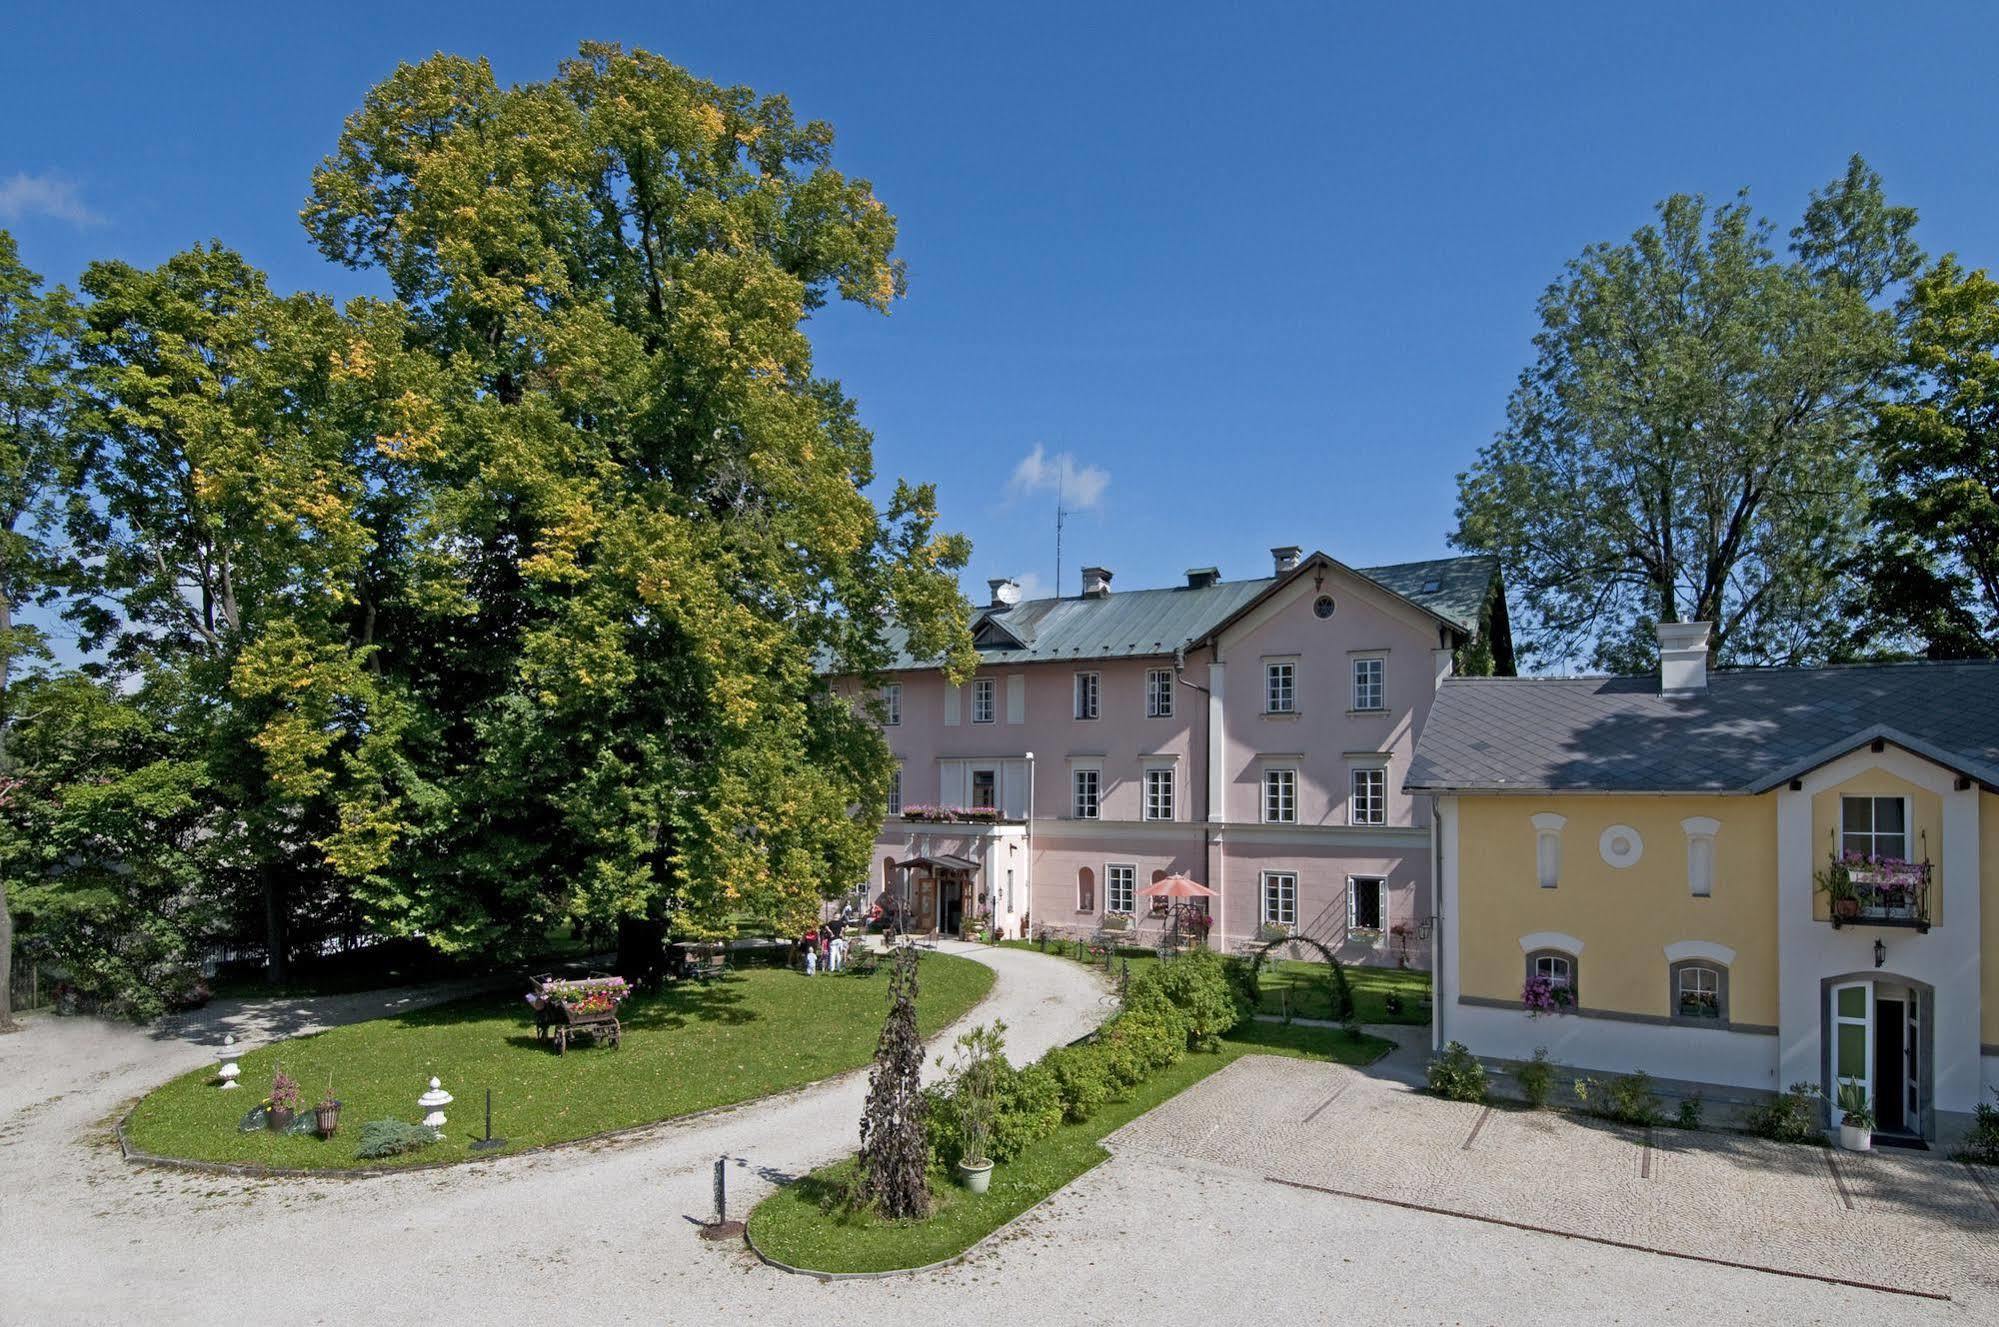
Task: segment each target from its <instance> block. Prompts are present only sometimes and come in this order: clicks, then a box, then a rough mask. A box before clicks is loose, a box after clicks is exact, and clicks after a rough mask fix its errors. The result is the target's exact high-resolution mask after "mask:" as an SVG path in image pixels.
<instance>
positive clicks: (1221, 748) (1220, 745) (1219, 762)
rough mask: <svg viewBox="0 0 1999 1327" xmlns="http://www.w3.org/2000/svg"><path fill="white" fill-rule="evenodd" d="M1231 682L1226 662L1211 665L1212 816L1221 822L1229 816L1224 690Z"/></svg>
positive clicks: (1209, 806) (1213, 819)
mask: <svg viewBox="0 0 1999 1327" xmlns="http://www.w3.org/2000/svg"><path fill="white" fill-rule="evenodd" d="M1226 682H1227V674H1226V672H1225V669H1224V665H1222V664H1220V663H1211V664H1209V665H1208V819H1209V820H1210V821H1211V822H1212V823H1214V824H1217V825H1219V824H1221V823H1222V822H1223V821H1225V820H1227V819H1228V807H1227V806H1226V805H1225V803H1226V801H1227V794H1228V786H1229V783H1228V768H1227V767H1228V763H1229V738H1228V728H1227V727H1226V726H1225V725H1224V723H1223V722H1222V691H1223V689H1224V686H1225V684H1226Z"/></svg>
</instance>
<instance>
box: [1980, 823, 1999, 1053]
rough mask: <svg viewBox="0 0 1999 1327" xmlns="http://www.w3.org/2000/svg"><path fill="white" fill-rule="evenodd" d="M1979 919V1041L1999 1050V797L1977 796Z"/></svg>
mask: <svg viewBox="0 0 1999 1327" xmlns="http://www.w3.org/2000/svg"><path fill="white" fill-rule="evenodd" d="M1978 838H1979V842H1978V873H1979V876H1980V877H1981V879H1980V880H1979V882H1978V917H1979V925H1980V927H1981V929H1982V930H1983V932H1984V933H1983V934H1982V935H1981V936H1980V937H1979V942H1978V948H1979V964H1978V967H1979V971H1980V972H1981V973H1982V974H1983V981H1982V984H1983V986H1984V989H1983V990H1982V991H1980V992H1979V998H1980V999H1981V1000H1983V1001H1984V1003H1983V1004H1982V1005H1980V1006H1979V1008H1980V1010H1981V1011H1982V1014H1983V1018H1982V1022H1981V1023H1980V1026H1979V1035H1978V1040H1979V1041H1980V1042H1982V1043H1983V1044H1985V1045H1987V1046H1999V796H1995V795H1994V794H1992V793H1980V794H1979V795H1978Z"/></svg>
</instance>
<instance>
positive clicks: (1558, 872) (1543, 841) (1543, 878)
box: [1533, 811, 1569, 889]
mask: <svg viewBox="0 0 1999 1327" xmlns="http://www.w3.org/2000/svg"><path fill="white" fill-rule="evenodd" d="M1568 823H1569V822H1568V820H1567V818H1566V817H1563V816H1558V815H1556V814H1554V813H1553V812H1552V811H1544V812H1542V813H1541V814H1540V815H1537V816H1535V817H1533V825H1534V876H1535V879H1536V881H1537V882H1539V884H1540V886H1541V888H1543V889H1553V888H1554V887H1555V886H1556V885H1557V884H1559V883H1560V882H1561V878H1562V826H1564V825H1566V824H1568Z"/></svg>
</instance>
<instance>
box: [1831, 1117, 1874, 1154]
mask: <svg viewBox="0 0 1999 1327" xmlns="http://www.w3.org/2000/svg"><path fill="white" fill-rule="evenodd" d="M1839 1145H1840V1146H1841V1147H1843V1148H1845V1149H1846V1150H1847V1151H1849V1152H1867V1151H1872V1150H1873V1147H1874V1131H1873V1130H1872V1129H1862V1128H1859V1127H1858V1126H1856V1125H1851V1124H1844V1123H1842V1124H1841V1125H1840V1126H1839Z"/></svg>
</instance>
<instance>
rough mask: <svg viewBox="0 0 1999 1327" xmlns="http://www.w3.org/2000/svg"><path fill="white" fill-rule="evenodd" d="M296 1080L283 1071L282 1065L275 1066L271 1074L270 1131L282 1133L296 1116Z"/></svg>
mask: <svg viewBox="0 0 1999 1327" xmlns="http://www.w3.org/2000/svg"><path fill="white" fill-rule="evenodd" d="M298 1105H299V1092H298V1080H297V1079H296V1078H293V1077H292V1076H291V1075H290V1074H288V1073H286V1072H285V1071H284V1067H283V1066H282V1065H279V1066H275V1071H274V1072H273V1073H272V1075H271V1111H270V1126H271V1132H272V1133H284V1132H285V1131H286V1130H288V1129H290V1128H291V1127H292V1121H293V1120H295V1119H297V1118H298Z"/></svg>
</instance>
